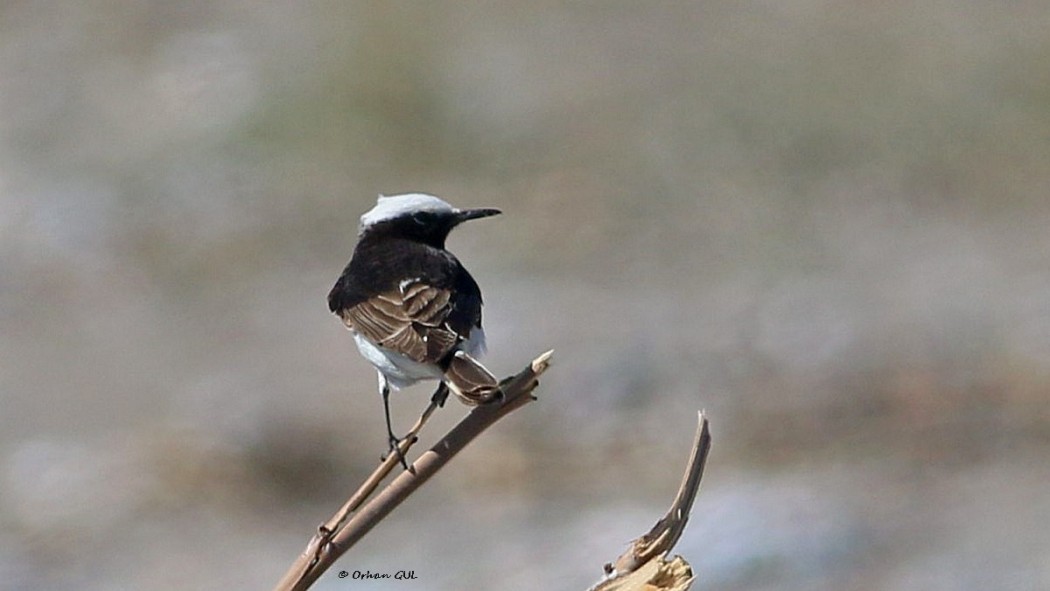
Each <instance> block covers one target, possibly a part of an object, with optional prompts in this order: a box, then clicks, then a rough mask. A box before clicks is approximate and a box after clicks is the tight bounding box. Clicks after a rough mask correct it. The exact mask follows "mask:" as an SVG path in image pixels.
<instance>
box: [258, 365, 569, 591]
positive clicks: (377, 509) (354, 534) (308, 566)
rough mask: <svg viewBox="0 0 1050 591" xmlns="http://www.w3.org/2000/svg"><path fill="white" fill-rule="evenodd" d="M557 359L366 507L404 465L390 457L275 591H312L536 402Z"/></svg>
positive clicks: (521, 380)
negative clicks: (455, 462)
mask: <svg viewBox="0 0 1050 591" xmlns="http://www.w3.org/2000/svg"><path fill="white" fill-rule="evenodd" d="M552 353H553V351H547V352H546V353H544V354H543V355H540V356H539V357H537V358H536V359H535V360H533V362H532V363H531V364H529V366H528V367H526V368H525V369H524V370H523V371H521V372H520V373H518V374H517V375H515V376H513V377H511V378H508V379H506V380H504V381H503V382H502V383H501V389H502V390H503V394H504V398H503V400H502V402H499V403H493V404H485V405H482V406H478V407H476V408H474V409H473V410H472V411H471V412H470V413H469V414H468V415H467V416H466V417H464V419H463V420H462V421H460V422H459V424H457V425H456V426H455V427H453V428H452V430H451V431H449V432H448V434H446V435H445V436H444V437H443V438H441V440H440V441H438V442H437V443H436V444H435V445H434V446H433V447H432V448H430V449H429V450H427V451H426V452H423V454H422V455H421V456H420V457H419V459H417V460H416V461H415V462H413V464H412V466H411V470H410V471H405V472H402V473H401V474H400V475H398V476H397V478H395V479H394V480H393V481H392V482H391V483H390V484H388V485H387V486H386V488H384V489H383V490H382V491H380V492H379V494H378V495H376V496H375V497H374V498H373V499H372V500H371V501H368V502H367V503H364V501H365V499H367V498H368V497H369V496H370V495H371V494H372V492H373V491H374V490H375V489H376V487H377V486H378V485H379V483H380V482H381V481H382V480H383V478H385V477H386V475H387V474H389V473H390V471H391V470H392V469H393V467H394V466H395V465H397V464H398V458H397V454H395V453H391V454H388V456H387V458H386V459H385V460H384V461H383V463H382V464H380V465H379V467H378V468H376V470H375V472H373V473H372V475H371V476H369V477H368V478H367V479H366V480H365V483H364V484H363V485H362V486H361V487H360V488H359V489H358V490H357V491H356V492H355V493H354V494H353V496H351V498H350V500H349V501H347V502H346V504H344V505H343V507H342V508H340V509H339V511H338V512H336V514H335V515H333V516H332V518H331V519H329V520H328V521H326V522H325V523H324V524H323V525H321V526H320V527H319V528H318V531H317V533H315V534H314V536H313V538H312V539H311V540H310V543H309V544H307V546H306V549H305V550H303V552H302V553H301V554H300V555H299V557H298V558H297V559H296V560H295V562H294V563H292V566H291V567H290V568H289V569H288V572H287V573H285V575H284V577H283V578H282V579H281V581H280V582H279V583H277V586H276V587H274V591H302V590H305V589H308V588H309V587H310V585H312V584H313V582H314V581H316V580H317V579H318V578H319V577H320V576H321V575H322V574H323V573H324V572H325V571H326V570H327V569H328V567H330V566H331V565H332V563H334V562H335V561H336V560H337V559H338V558H339V557H340V556H342V555H343V553H344V552H346V551H347V550H349V549H350V547H351V546H353V545H354V544H355V543H357V541H358V540H360V539H361V538H362V537H364V535H365V534H367V533H368V532H369V531H370V530H371V529H372V528H373V527H375V525H376V524H377V523H379V522H380V521H382V519H383V518H384V517H386V516H387V515H389V514H390V512H391V511H393V510H394V509H395V508H396V507H397V506H398V505H400V504H401V503H402V502H403V501H404V500H405V499H406V498H408V496H409V495H410V494H412V493H413V492H414V491H415V490H416V489H417V488H419V487H420V486H422V485H423V483H425V482H426V481H427V480H429V479H430V477H431V476H433V475H434V474H435V473H437V471H438V470H440V469H441V468H442V467H443V466H444V465H445V464H446V463H448V461H449V460H451V459H452V458H453V457H454V456H455V455H456V454H457V453H459V452H460V451H461V450H462V449H463V448H464V447H466V446H467V445H468V444H469V443H470V442H471V441H473V440H474V438H475V437H477V436H478V435H480V434H481V433H482V432H483V431H484V430H485V429H487V428H489V427H490V426H492V425H493V424H494V423H495V422H496V421H498V420H500V419H501V418H503V417H504V416H506V415H507V414H509V413H511V412H513V411H515V410H517V409H518V408H521V407H522V406H524V405H526V404H528V403H529V402H531V401H532V400H534V398H533V397H532V391H533V390H534V389H535V388H536V386H537V385H539V382H538V381H537V378H538V377H539V376H540V374H542V373H543V372H544V371H546V370H547V367H548V366H549V365H550V358H551V354H552ZM433 410H434V404H433V403H431V405H430V406H428V407H427V410H426V411H424V412H423V415H422V416H421V417H420V418H419V421H417V422H416V425H415V426H413V427H412V430H411V431H410V436H409V437H406V438H405V440H404V441H402V442H401V452H402V453H405V452H407V451H408V450H409V448H411V446H412V444H413V443H415V435H416V434H417V433H418V432H419V430H420V429H422V427H423V425H424V424H425V423H426V421H427V419H428V418H429V416H430V413H431V412H433ZM362 503H364V504H363V505H362ZM355 511H356V512H355Z"/></svg>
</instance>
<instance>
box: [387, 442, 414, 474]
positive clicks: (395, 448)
mask: <svg viewBox="0 0 1050 591" xmlns="http://www.w3.org/2000/svg"><path fill="white" fill-rule="evenodd" d="M410 437H411V439H412V440H413V442H414V441H415V439H416V438H415V436H410ZM408 438H409V437H405V438H401V437H398V436H397V435H394V434H393V433H388V434H387V441H388V442H389V444H390V449H389V450H388V451H387V453H385V454H383V456H382V458H381V459H382V461H384V462H385V461H386V459H387V458H389V457H390V454H397V459H398V462H399V463H400V464H401V467H402V468H404V469H405V471H406V472H411V473H413V474H415V470H413V469H412V467H411V466H409V465H408V461H407V460H406V459H405V454H404V453H402V451H401V442H402V441H404V440H405V439H408Z"/></svg>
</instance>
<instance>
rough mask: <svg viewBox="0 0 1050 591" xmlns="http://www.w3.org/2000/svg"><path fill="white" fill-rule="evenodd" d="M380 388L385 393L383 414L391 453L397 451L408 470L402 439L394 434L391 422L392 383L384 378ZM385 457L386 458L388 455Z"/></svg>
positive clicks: (399, 458) (402, 464)
mask: <svg viewBox="0 0 1050 591" xmlns="http://www.w3.org/2000/svg"><path fill="white" fill-rule="evenodd" d="M380 388H381V390H380V393H381V394H382V395H383V415H384V416H385V417H386V435H387V442H388V443H389V444H390V453H396V454H397V459H398V460H400V461H401V466H402V467H403V468H404V469H405V470H408V469H409V468H408V462H407V461H405V454H403V453H401V439H399V438H398V436H397V435H394V427H393V425H391V424H390V384H388V383H387V382H386V380H382V385H381V386H380ZM383 459H386V456H384V457H383Z"/></svg>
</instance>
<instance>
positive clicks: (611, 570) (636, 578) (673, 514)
mask: <svg viewBox="0 0 1050 591" xmlns="http://www.w3.org/2000/svg"><path fill="white" fill-rule="evenodd" d="M697 420H698V424H697V426H696V436H695V437H694V438H693V449H692V453H691V454H690V455H689V463H688V464H687V465H686V470H685V475H684V476H683V477H682V484H681V485H680V486H679V487H678V494H676V495H675V498H674V502H672V503H671V508H670V509H668V511H667V514H666V515H664V516H663V518H661V519H660V520H659V521H657V522H656V525H654V526H653V528H652V529H651V530H649V532H648V533H646V534H644V535H642V536H641V537H639V538H638V539H636V540H634V541H633V542H631V545H630V548H628V549H627V551H626V552H624V553H623V554H621V555H620V557H619V558H617V559H616V562H615V563H612V564H607V565H605V572H606V578H605V579H604V580H602V581H601V582H599V583H598V584H597V585H595V586H594V587H591V589H590V590H589V591H642V590H644V591H686V590H687V589H689V586H690V585H691V584H692V582H693V571H692V569H691V568H690V567H689V563H688V562H686V561H685V560H684V559H683V558H682V557H681V556H676V557H674V559H672V560H667V559H666V556H667V553H668V552H670V551H671V549H672V548H674V545H675V544H676V543H677V542H678V538H680V537H681V536H682V532H683V531H685V524H686V523H687V522H688V521H689V511H690V510H691V509H692V508H693V501H694V500H695V499H696V493H697V491H698V490H699V489H700V479H701V478H702V477H703V475H704V465H705V464H706V463H707V454H708V452H709V451H710V450H711V433H710V431H708V428H707V417H705V416H704V413H703V411H700V412H699V413H698V417H697Z"/></svg>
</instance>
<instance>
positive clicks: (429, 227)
mask: <svg viewBox="0 0 1050 591" xmlns="http://www.w3.org/2000/svg"><path fill="white" fill-rule="evenodd" d="M500 213H501V211H500V210H498V209H494V208H480V209H458V208H455V207H453V206H451V205H449V204H448V203H447V202H445V201H444V200H442V199H440V198H438V197H436V196H434V195H429V194H425V193H406V194H403V195H391V196H383V195H380V196H379V198H378V199H377V200H376V204H375V206H374V207H373V208H372V209H370V210H368V211H367V212H365V213H364V214H363V215H362V216H361V222H360V224H359V226H358V234H357V245H356V246H355V247H354V252H353V255H352V256H351V258H350V262H349V263H347V265H346V267H345V268H344V269H343V272H342V274H341V275H340V276H339V279H338V280H337V281H336V282H335V285H334V286H333V287H332V289H331V291H330V292H329V293H328V308H329V310H331V312H332V313H334V314H336V315H337V316H339V318H341V319H342V321H343V323H344V324H345V325H346V327H347V328H348V329H350V332H351V333H352V334H353V338H354V342H355V344H356V345H357V349H358V351H359V352H360V353H361V356H362V357H364V358H365V359H366V360H367V361H368V362H369V363H371V364H372V365H373V366H374V367H375V369H376V373H377V376H378V381H379V393H380V395H381V396H382V399H383V411H384V414H385V418H386V427H387V437H388V440H389V444H390V448H391V450H392V451H394V450H396V452H397V454H398V456H399V458H400V461H401V463H402V465H403V466H405V468H406V469H407V464H406V463H405V459H404V457H403V456H402V455H401V450H400V447H399V443H400V441H401V439H400V438H398V437H397V436H396V435H394V430H393V427H392V426H391V421H390V392H391V390H401V389H402V388H406V387H409V386H411V385H413V384H416V383H417V382H420V381H425V380H439V384H438V388H437V390H436V391H435V392H434V394H433V396H432V398H431V400H432V402H433V403H436V404H437V405H438V406H443V405H444V402H445V399H446V398H447V397H448V393H449V391H451V392H452V393H453V394H455V395H456V397H457V398H458V399H459V400H460V401H462V402H463V403H465V404H467V405H470V406H476V405H479V404H484V403H487V402H491V401H493V400H495V399H497V398H498V397H500V396H501V391H500V387H499V382H498V381H497V380H496V378H495V376H493V374H492V372H490V371H489V370H488V369H486V368H485V366H483V365H482V364H481V363H480V362H479V361H478V359H477V358H478V357H479V356H481V355H482V354H483V353H484V351H485V331H484V329H483V328H482V326H481V307H482V297H481V288H480V287H478V284H477V281H475V280H474V278H473V277H472V276H471V275H470V273H469V272H468V271H467V270H466V268H464V267H463V264H462V263H460V261H459V259H457V258H456V256H455V255H453V254H452V253H451V252H449V251H448V250H446V248H445V240H446V239H447V238H448V235H449V233H450V232H451V231H452V229H453V228H455V227H457V226H458V225H460V224H462V223H463V222H466V221H468V220H475V219H481V218H486V217H491V216H494V215H498V214H500Z"/></svg>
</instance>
